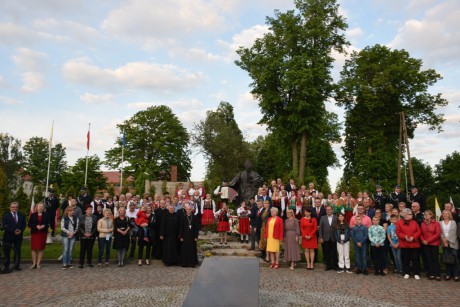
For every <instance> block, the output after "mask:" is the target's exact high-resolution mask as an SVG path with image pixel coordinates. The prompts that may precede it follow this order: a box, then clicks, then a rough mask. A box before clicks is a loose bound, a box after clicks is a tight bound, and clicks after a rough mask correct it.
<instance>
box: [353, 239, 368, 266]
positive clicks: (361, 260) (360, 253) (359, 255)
mask: <svg viewBox="0 0 460 307" xmlns="http://www.w3.org/2000/svg"><path fill="white" fill-rule="evenodd" d="M354 247H355V263H356V268H357V269H358V270H361V271H364V270H367V243H363V244H362V246H361V247H359V246H358V245H357V244H356V242H354Z"/></svg>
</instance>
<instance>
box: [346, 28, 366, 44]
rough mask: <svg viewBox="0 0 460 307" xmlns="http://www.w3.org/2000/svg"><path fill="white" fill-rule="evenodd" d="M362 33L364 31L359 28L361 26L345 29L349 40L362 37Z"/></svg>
mask: <svg viewBox="0 0 460 307" xmlns="http://www.w3.org/2000/svg"><path fill="white" fill-rule="evenodd" d="M363 35H364V31H363V29H361V27H356V28H353V29H349V30H348V31H347V37H348V38H349V39H350V40H351V41H356V40H358V39H359V38H361V37H363Z"/></svg>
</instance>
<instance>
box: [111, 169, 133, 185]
mask: <svg viewBox="0 0 460 307" xmlns="http://www.w3.org/2000/svg"><path fill="white" fill-rule="evenodd" d="M103 173H104V177H105V178H107V183H108V184H120V172H119V171H108V172H103ZM125 176H126V175H124V176H123V181H124V180H125V178H126V177H125ZM126 180H128V181H129V180H130V181H133V180H134V178H133V176H128V177H127V178H126Z"/></svg>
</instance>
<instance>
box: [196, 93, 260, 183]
mask: <svg viewBox="0 0 460 307" xmlns="http://www.w3.org/2000/svg"><path fill="white" fill-rule="evenodd" d="M192 141H193V144H194V146H196V147H198V148H200V149H201V151H202V152H203V154H204V155H205V157H206V159H207V176H206V177H207V178H208V180H210V181H211V182H212V183H213V184H218V183H219V182H220V181H221V179H222V178H223V177H226V178H228V179H229V180H230V179H231V178H233V176H234V175H235V174H236V173H237V172H239V171H240V170H241V169H242V168H244V162H245V161H246V159H251V158H252V155H251V152H250V151H249V145H248V143H247V142H245V140H244V137H243V133H242V132H241V130H240V128H239V127H238V124H237V123H236V121H235V116H234V113H233V106H232V105H231V104H230V103H228V102H224V101H223V102H221V103H220V104H219V106H218V107H217V109H216V110H215V111H208V112H207V113H206V118H205V119H204V120H202V121H200V122H199V123H195V126H194V131H193V134H192Z"/></svg>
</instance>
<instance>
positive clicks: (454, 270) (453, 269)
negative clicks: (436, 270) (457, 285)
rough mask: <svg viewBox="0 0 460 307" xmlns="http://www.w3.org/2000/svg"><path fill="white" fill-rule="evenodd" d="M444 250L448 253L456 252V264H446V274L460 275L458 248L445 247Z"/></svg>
mask: <svg viewBox="0 0 460 307" xmlns="http://www.w3.org/2000/svg"><path fill="white" fill-rule="evenodd" d="M442 252H443V253H446V254H454V255H455V264H453V265H452V264H446V275H447V276H453V277H455V276H459V270H458V257H457V250H456V249H454V248H450V247H443V248H442Z"/></svg>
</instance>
